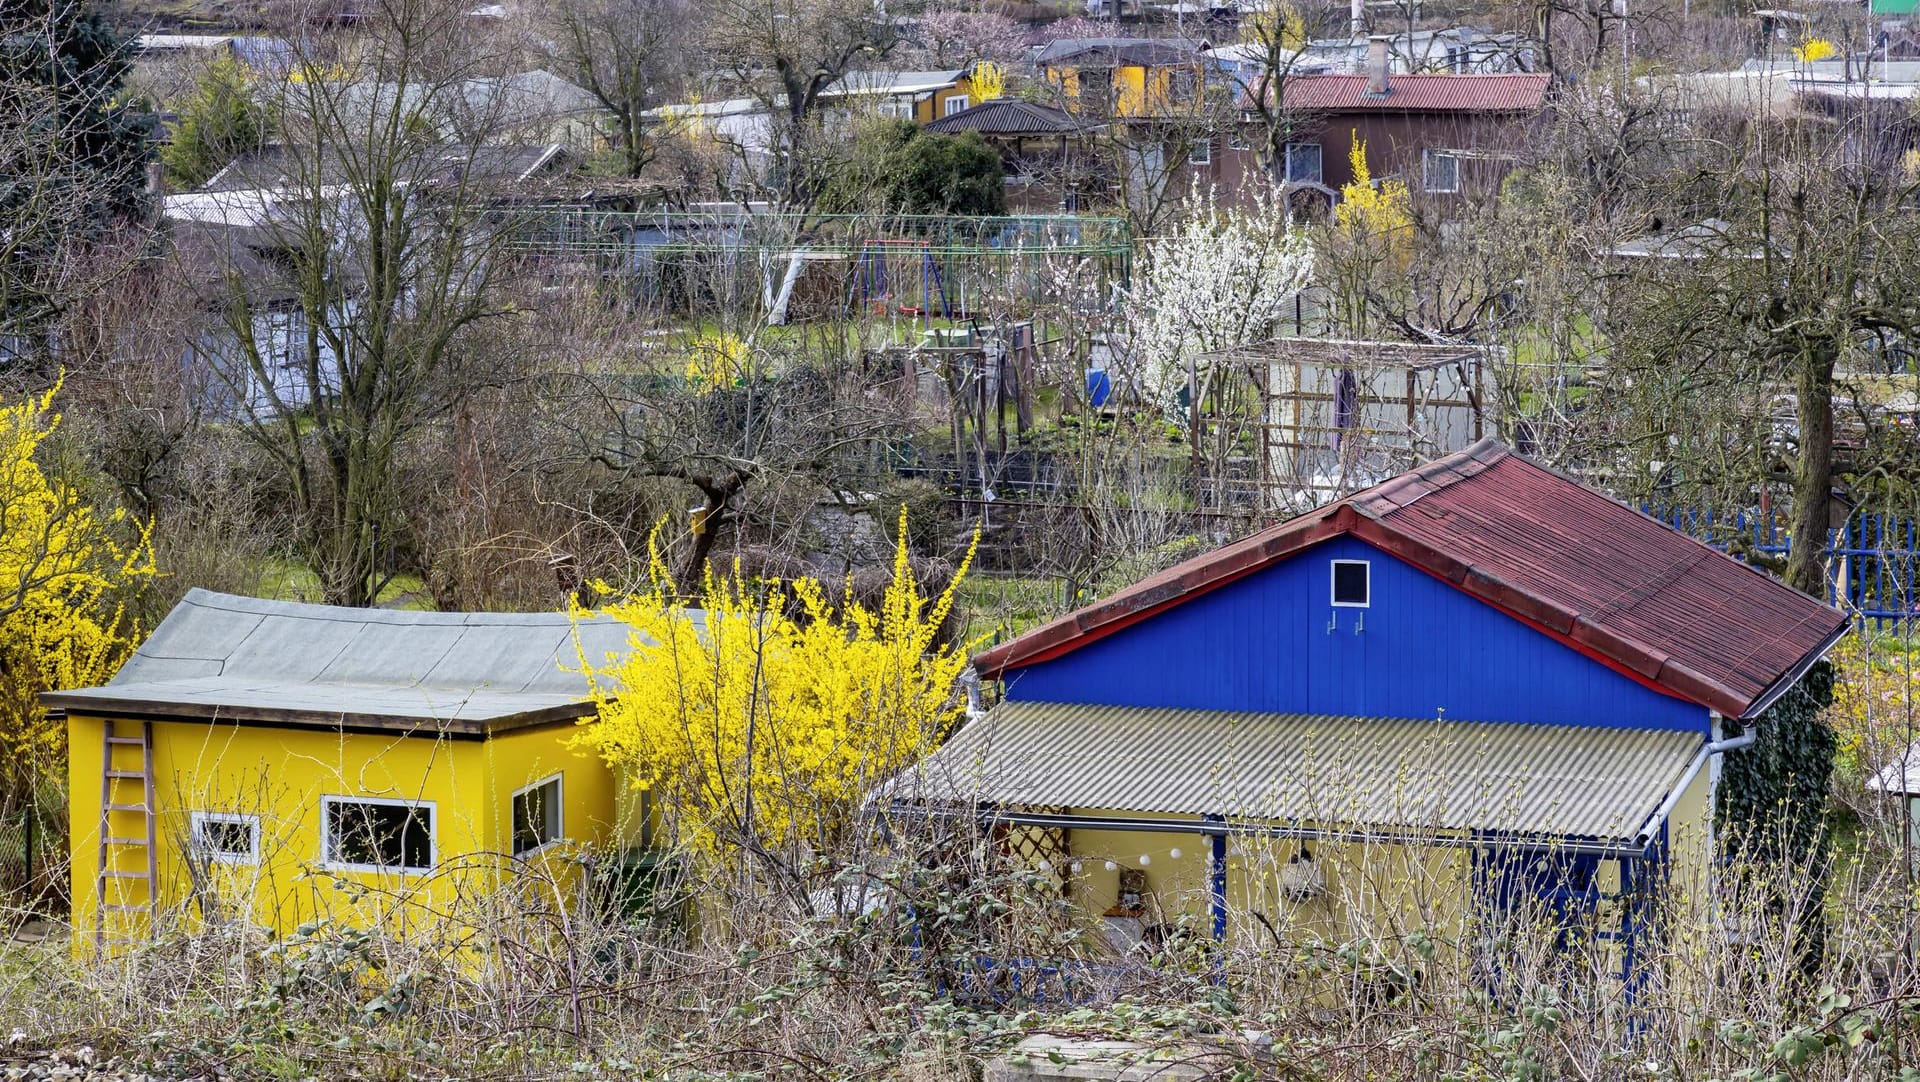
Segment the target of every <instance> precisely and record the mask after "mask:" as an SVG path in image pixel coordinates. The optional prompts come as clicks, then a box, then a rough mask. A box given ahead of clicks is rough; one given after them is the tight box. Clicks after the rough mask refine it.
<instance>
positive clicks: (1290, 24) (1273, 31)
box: [1240, 3, 1309, 52]
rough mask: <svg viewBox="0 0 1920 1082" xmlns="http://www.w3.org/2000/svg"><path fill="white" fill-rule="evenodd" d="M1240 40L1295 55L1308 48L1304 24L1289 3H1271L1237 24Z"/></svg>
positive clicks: (1298, 13) (1302, 18) (1305, 24)
mask: <svg viewBox="0 0 1920 1082" xmlns="http://www.w3.org/2000/svg"><path fill="white" fill-rule="evenodd" d="M1240 40H1241V41H1244V42H1246V43H1247V44H1249V45H1259V46H1263V47H1269V48H1271V47H1274V46H1278V47H1279V48H1281V49H1286V50H1289V51H1293V52H1297V51H1299V50H1301V49H1304V48H1306V47H1307V45H1308V44H1309V42H1308V38H1307V20H1306V19H1305V18H1304V17H1302V16H1301V14H1300V12H1299V11H1298V10H1297V9H1296V8H1295V7H1294V5H1292V4H1290V3H1272V4H1268V5H1267V6H1266V7H1264V8H1261V9H1259V10H1257V11H1254V12H1253V13H1251V14H1249V15H1247V16H1246V17H1244V18H1242V19H1241V20H1240Z"/></svg>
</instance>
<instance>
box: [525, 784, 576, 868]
mask: <svg viewBox="0 0 1920 1082" xmlns="http://www.w3.org/2000/svg"><path fill="white" fill-rule="evenodd" d="M561 796H562V790H561V781H560V775H558V774H555V775H553V776H552V777H550V778H542V779H540V780H539V781H536V782H534V783H533V784H532V785H528V786H526V787H524V788H520V789H515V790H514V791H513V855H514V856H520V855H521V854H523V853H531V852H533V851H534V850H536V849H543V848H545V847H547V846H549V845H552V844H553V843H554V842H557V841H559V840H560V839H561V838H563V837H565V836H566V834H565V829H566V828H565V826H564V825H563V822H562V820H561V808H562V803H561Z"/></svg>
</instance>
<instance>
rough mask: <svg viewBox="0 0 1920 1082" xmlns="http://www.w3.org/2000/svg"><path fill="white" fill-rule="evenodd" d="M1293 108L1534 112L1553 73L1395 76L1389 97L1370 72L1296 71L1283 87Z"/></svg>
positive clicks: (1545, 94)
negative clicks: (1375, 88)
mask: <svg viewBox="0 0 1920 1082" xmlns="http://www.w3.org/2000/svg"><path fill="white" fill-rule="evenodd" d="M1281 93H1282V94H1284V95H1285V98H1286V107H1287V108H1288V109H1289V110H1298V111H1302V112H1322V113H1355V112H1368V113H1372V112H1392V113H1462V112H1472V113H1531V112H1534V111H1536V110H1538V109H1539V108H1540V107H1541V106H1542V105H1545V104H1546V101H1547V77H1546V76H1545V75H1529V74H1524V73H1517V72H1516V73H1512V74H1504V75H1395V76H1391V77H1390V78H1389V79H1388V80H1387V94H1386V96H1385V97H1375V96H1373V95H1371V94H1369V93H1367V77H1366V76H1365V75H1295V76H1293V77H1291V78H1289V79H1287V80H1286V81H1285V82H1284V83H1283V84H1282V88H1281Z"/></svg>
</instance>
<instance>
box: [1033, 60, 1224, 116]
mask: <svg viewBox="0 0 1920 1082" xmlns="http://www.w3.org/2000/svg"><path fill="white" fill-rule="evenodd" d="M1184 71H1191V72H1192V76H1193V79H1194V81H1195V87H1196V90H1195V93H1196V95H1197V94H1198V89H1197V88H1198V85H1199V80H1200V79H1201V78H1202V73H1201V71H1200V69H1199V68H1197V67H1195V68H1191V69H1190V68H1184V67H1157V68H1147V67H1142V66H1140V65H1137V64H1123V65H1121V66H1119V67H1116V68H1114V69H1113V115H1114V116H1116V117H1156V116H1170V115H1173V114H1175V113H1180V112H1191V111H1193V110H1195V109H1197V108H1199V105H1198V104H1197V98H1196V100H1194V101H1180V100H1176V98H1175V97H1174V94H1173V83H1174V74H1175V73H1176V72H1184ZM1045 75H1046V79H1047V81H1048V82H1049V83H1052V84H1053V85H1054V86H1056V87H1058V88H1059V89H1060V92H1061V94H1062V95H1063V96H1064V97H1065V98H1066V100H1067V107H1068V109H1070V110H1073V111H1079V110H1080V108H1081V105H1080V71H1079V69H1077V68H1071V67H1053V68H1047V69H1046V72H1045Z"/></svg>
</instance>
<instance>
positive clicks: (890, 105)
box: [820, 65, 981, 124]
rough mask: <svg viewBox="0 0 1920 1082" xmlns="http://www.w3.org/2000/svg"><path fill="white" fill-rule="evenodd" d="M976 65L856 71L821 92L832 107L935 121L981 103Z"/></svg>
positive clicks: (927, 121)
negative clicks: (974, 79) (911, 69)
mask: <svg viewBox="0 0 1920 1082" xmlns="http://www.w3.org/2000/svg"><path fill="white" fill-rule="evenodd" d="M974 70H975V66H974V65H969V66H967V67H964V68H954V69H951V70H947V71H856V72H849V73H848V74H847V75H846V76H845V77H843V78H841V79H840V80H839V81H838V82H835V83H834V84H833V85H832V86H830V87H828V88H827V89H826V90H825V91H823V92H822V93H821V95H820V100H821V102H822V104H824V105H828V106H830V107H836V108H843V109H853V110H860V109H862V108H872V109H874V110H876V111H878V112H879V113H881V114H882V115H884V116H890V117H895V118H898V119H900V120H911V121H913V122H914V123H916V124H931V123H933V122H934V121H936V120H939V119H940V118H941V117H945V116H952V115H953V114H955V113H957V112H959V111H961V110H962V109H966V108H969V107H970V106H974V105H978V104H980V101H981V99H980V97H979V96H977V95H976V94H975V92H974V87H973V75H974Z"/></svg>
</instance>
